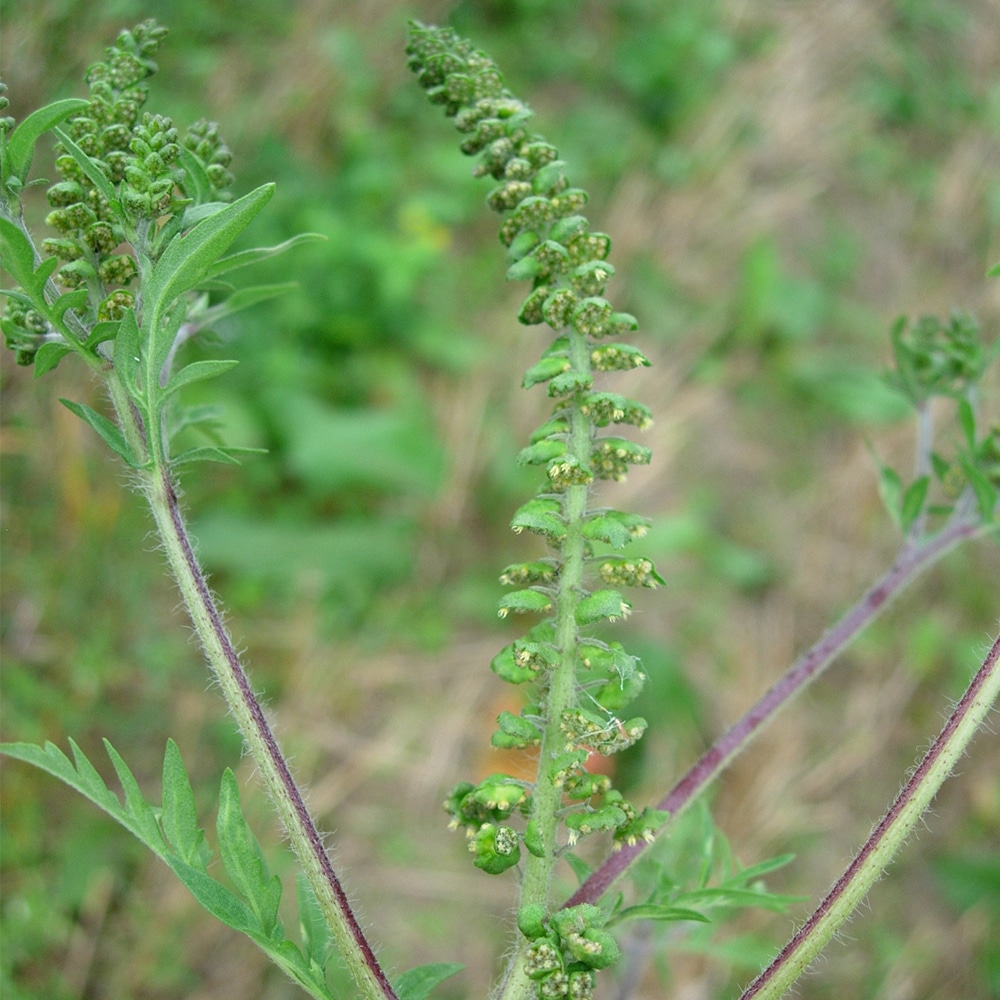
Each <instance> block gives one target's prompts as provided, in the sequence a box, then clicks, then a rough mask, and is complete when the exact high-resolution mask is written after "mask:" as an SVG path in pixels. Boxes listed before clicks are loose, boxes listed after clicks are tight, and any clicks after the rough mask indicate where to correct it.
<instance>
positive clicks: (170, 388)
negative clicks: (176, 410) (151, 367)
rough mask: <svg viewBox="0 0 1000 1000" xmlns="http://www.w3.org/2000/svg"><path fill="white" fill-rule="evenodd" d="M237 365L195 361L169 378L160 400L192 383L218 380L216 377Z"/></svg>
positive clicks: (225, 362) (224, 362)
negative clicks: (211, 379)
mask: <svg viewBox="0 0 1000 1000" xmlns="http://www.w3.org/2000/svg"><path fill="white" fill-rule="evenodd" d="M237 364H239V362H238V361H195V362H193V363H192V364H190V365H186V366H185V367H184V368H182V369H181V370H180V371H179V372H176V373H175V374H174V375H173V376H171V379H170V381H169V382H168V383H167V385H166V388H165V389H164V390H163V393H162V395H161V396H160V398H161V399H166V398H167V397H168V396H170V395H173V393H175V392H177V391H178V390H180V389H183V388H184V386H186V385H190V384H191V383H192V382H203V381H205V380H206V379H210V378H218V376H220V375H223V374H225V373H226V372H228V371H229V370H230V369H232V368H235V367H236V366H237Z"/></svg>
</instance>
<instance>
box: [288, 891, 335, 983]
mask: <svg viewBox="0 0 1000 1000" xmlns="http://www.w3.org/2000/svg"><path fill="white" fill-rule="evenodd" d="M295 890H296V896H297V898H298V903H299V931H300V933H301V936H302V948H303V950H304V951H305V956H306V959H307V960H308V961H310V962H314V963H315V964H316V965H317V966H318V967H319V968H321V969H325V968H326V964H327V962H329V961H330V956H331V955H332V954H333V947H334V946H333V937H332V936H331V934H330V928H329V926H328V924H327V922H326V920H325V918H324V917H323V911H322V910H321V909H320V905H319V901H318V900H317V899H316V893H315V892H314V891H313V888H312V886H311V885H310V884H309V882H308V880H307V879H306V877H305V875H303V874H302V872H299V874H298V877H297V878H296V880H295Z"/></svg>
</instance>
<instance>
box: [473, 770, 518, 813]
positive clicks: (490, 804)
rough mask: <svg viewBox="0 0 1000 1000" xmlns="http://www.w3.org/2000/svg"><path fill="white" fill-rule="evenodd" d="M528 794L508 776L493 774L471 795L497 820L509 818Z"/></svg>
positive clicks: (474, 800)
mask: <svg viewBox="0 0 1000 1000" xmlns="http://www.w3.org/2000/svg"><path fill="white" fill-rule="evenodd" d="M527 794H528V793H527V792H526V791H525V788H524V786H523V785H521V784H518V783H517V782H516V781H514V780H513V779H512V778H509V777H507V775H506V774H499V773H498V774H491V775H490V776H489V777H488V778H485V779H484V780H483V781H481V782H480V783H479V784H478V785H477V786H476V788H475V789H474V790H473V791H472V793H471V794H470V798H471V800H472V801H473V802H477V803H479V804H480V805H482V806H484V807H485V808H486V809H488V810H490V811H491V813H493V814H494V815H495V816H496V817H497V818H502V817H506V816H509V815H510V814H511V813H512V812H513V811H514V809H515V808H516V807H517V806H518V805H520V804H521V802H523V801H524V798H525V796H526V795H527Z"/></svg>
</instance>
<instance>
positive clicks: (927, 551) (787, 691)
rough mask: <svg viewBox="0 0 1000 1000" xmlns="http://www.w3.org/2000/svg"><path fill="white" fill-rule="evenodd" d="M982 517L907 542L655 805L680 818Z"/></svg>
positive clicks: (581, 894)
mask: <svg viewBox="0 0 1000 1000" xmlns="http://www.w3.org/2000/svg"><path fill="white" fill-rule="evenodd" d="M984 530H986V529H985V528H984V526H983V525H982V524H981V523H980V522H979V521H978V520H977V521H972V520H964V519H954V520H952V521H951V522H950V523H949V524H948V525H947V526H946V527H945V528H943V529H942V530H941V531H940V532H939V533H938V534H937V535H935V536H934V537H933V538H932V539H930V540H929V541H926V542H924V543H923V544H920V545H910V544H907V545H905V546H904V547H903V550H902V552H901V553H900V555H899V556H898V557H897V559H896V561H895V562H894V563H893V565H892V566H891V567H890V568H889V569H888V570H887V571H886V572H885V573H884V574H883V576H882V577H881V578H880V579H879V580H878V581H877V582H876V583H875V584H874V585H873V586H872V587H870V588H869V589H868V591H866V593H865V594H864V596H862V597H861V599H860V600H859V601H858V602H857V603H856V604H855V605H854V606H853V607H852V608H851V609H850V610H849V611H847V613H846V614H845V615H844V616H843V617H842V618H841V619H840V620H839V621H838V622H837V623H836V624H835V625H834V626H833V627H832V628H831V629H829V630H828V631H827V632H826V633H825V634H824V635H823V636H822V638H820V639H819V641H818V642H816V643H815V645H813V646H812V647H811V648H810V649H809V650H807V651H806V652H805V653H803V654H802V656H800V657H799V658H798V659H797V660H796V661H795V663H793V664H792V666H791V667H790V668H789V670H788V672H787V673H786V674H785V675H784V676H783V677H782V678H781V679H780V680H778V681H777V682H776V683H775V684H774V685H773V686H772V687H771V688H770V690H768V692H767V693H766V694H765V695H764V696H763V697H762V698H761V699H760V700H759V701H758V702H757V703H756V704H755V705H754V706H753V707H752V708H750V709H748V710H747V712H746V713H745V714H744V715H743V716H742V717H741V718H740V719H739V721H738V722H736V723H734V724H733V725H732V726H731V727H730V728H729V729H728V730H727V731H726V732H725V733H724V734H723V735H722V736H720V737H719V739H718V740H716V741H715V743H714V744H713V745H712V746H711V747H710V748H709V749H708V750H706V751H705V753H704V754H702V756H701V757H700V758H699V760H698V761H697V763H695V764H694V766H693V767H692V768H691V769H690V770H689V771H688V772H687V774H685V775H684V777H682V778H681V779H680V781H678V782H677V784H675V785H674V787H673V788H672V789H671V790H670V791H669V792H668V793H667V794H666V795H665V796H664V797H663V798H662V799H661V800H660V801H659V802H658V803H657V804H656V808H657V809H663V810H666V811H667V812H669V813H670V816H671V819H674V818H676V817H677V816H678V815H679V814H680V813H681V812H682V811H683V810H684V809H686V808H687V806H688V805H690V804H691V802H692V801H693V800H694V798H695V797H696V796H697V795H698V794H700V793H701V792H702V791H704V789H705V788H706V787H707V786H708V785H709V784H710V783H711V782H712V781H714V780H715V778H716V777H718V775H719V774H721V773H722V771H723V770H724V769H725V768H726V767H727V765H728V764H729V762H730V761H731V760H732V759H733V758H734V757H735V756H736V755H737V754H738V753H739V752H740V751H741V750H743V748H744V747H745V746H746V745H747V744H748V743H749V742H750V740H751V739H753V737H754V736H756V735H757V734H758V733H759V732H761V731H762V730H763V729H764V727H765V726H766V725H767V724H768V723H770V722H771V721H772V720H773V719H774V718H775V716H776V715H777V714H778V712H779V710H780V709H782V708H783V707H784V706H785V705H787V704H788V703H789V701H791V699H792V697H793V696H794V695H796V694H798V693H799V692H800V691H802V690H803V689H804V688H805V687H806V686H807V685H808V684H809V683H810V682H812V681H814V680H815V679H816V678H817V677H819V676H820V674H822V673H823V671H824V670H825V669H826V668H827V667H828V666H829V665H830V664H831V663H832V662H833V660H834V659H836V657H837V656H838V655H839V654H840V652H841V651H842V650H843V649H844V648H845V647H846V646H848V645H849V644H850V643H851V642H852V641H853V639H854V637H855V636H856V635H857V634H858V633H859V632H860V631H861V630H862V629H863V628H865V626H867V625H868V624H869V623H870V622H871V621H873V620H874V619H875V617H876V616H877V615H878V614H879V612H881V611H882V610H883V609H884V608H885V607H886V606H887V605H888V604H889V602H890V601H891V600H892V599H893V598H894V597H895V596H896V595H897V594H899V593H900V592H901V591H902V590H903V589H904V588H905V587H906V586H908V585H909V584H910V583H911V582H912V581H913V580H914V579H915V578H916V577H917V575H918V574H919V573H920V572H922V571H923V570H925V569H926V568H927V567H928V566H930V565H932V564H933V563H934V562H936V561H937V560H938V559H940V558H941V557H942V556H943V555H944V554H945V553H946V552H948V551H950V550H951V549H952V548H954V547H955V546H956V545H957V544H958V543H959V542H960V541H963V540H965V539H968V538H972V537H974V536H975V535H977V534H980V533H982V532H983V531H984ZM648 846H649V845H648V844H647V843H646V842H645V841H638V842H637V843H636V844H633V845H628V846H625V847H623V848H622V849H621V850H619V851H616V852H615V853H614V854H612V855H611V856H610V857H609V858H608V859H607V860H606V861H605V862H604V863H603V864H602V865H601V866H600V867H598V868H597V869H596V870H595V871H594V872H593V873H592V874H591V875H590V877H589V878H588V879H587V880H586V881H585V882H584V883H583V885H581V886H580V888H579V889H577V890H576V892H575V893H573V895H572V896H571V897H570V898H569V900H567V902H566V904H565V905H566V906H567V907H569V906H576V905H577V904H579V903H596V902H597V901H598V900H599V899H600V897H601V896H602V895H603V894H604V893H605V892H606V891H607V890H608V888H609V887H610V886H611V885H612V883H613V882H614V881H615V880H616V879H617V878H618V877H619V876H620V875H621V874H622V873H623V872H624V871H625V870H626V869H627V868H628V867H629V865H631V864H632V862H633V861H635V859H636V858H637V857H638V856H639V855H640V854H641V853H642V851H643V850H645V848H646V847H648Z"/></svg>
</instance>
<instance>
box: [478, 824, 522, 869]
mask: <svg viewBox="0 0 1000 1000" xmlns="http://www.w3.org/2000/svg"><path fill="white" fill-rule="evenodd" d="M470 850H471V851H472V853H473V854H475V858H474V859H473V862H472V863H473V864H474V865H475V866H476V867H477V868H481V869H482V870H483V871H484V872H487V873H488V874H490V875H500V874H502V873H503V872H505V871H507V869H508V868H513V867H514V865H516V864H517V863H518V862H519V861H520V860H521V848H520V846H519V845H518V842H517V833H516V831H515V830H513V829H512V828H511V827H509V826H500V827H496V826H494V825H493V824H492V823H484V824H483V825H482V826H481V827H480V828H479V832H478V833H477V834H476V836H475V838H474V839H473V840H472V842H471V844H470Z"/></svg>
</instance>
